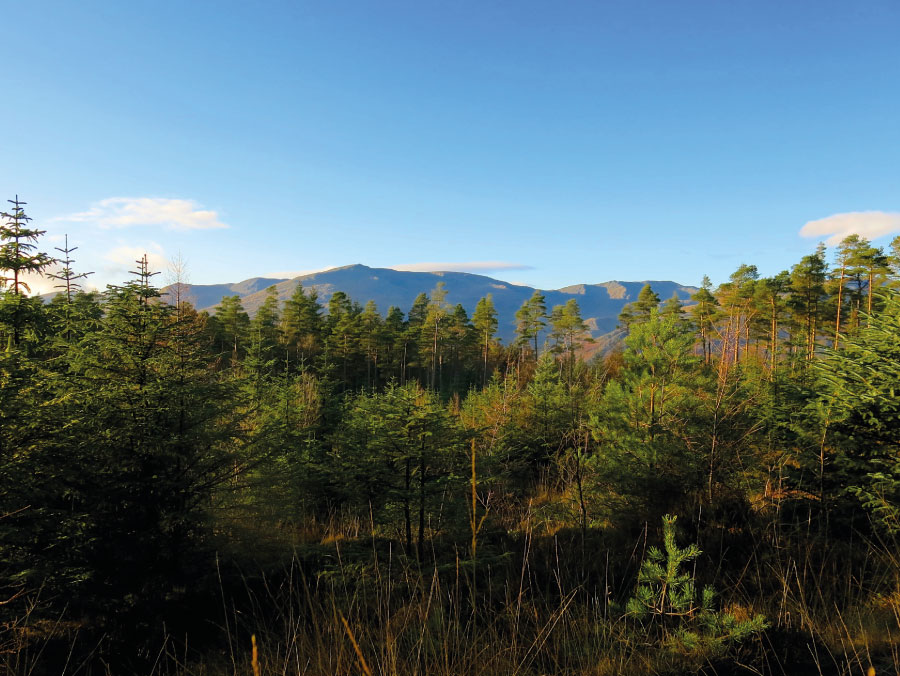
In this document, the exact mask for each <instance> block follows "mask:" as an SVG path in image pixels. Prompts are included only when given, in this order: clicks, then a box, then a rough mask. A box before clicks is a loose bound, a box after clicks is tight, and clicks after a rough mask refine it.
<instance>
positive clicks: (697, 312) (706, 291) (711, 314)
mask: <svg viewBox="0 0 900 676" xmlns="http://www.w3.org/2000/svg"><path fill="white" fill-rule="evenodd" d="M691 300H692V301H694V304H693V305H692V306H691V308H690V313H691V315H692V316H693V318H694V324H695V325H696V327H697V331H698V332H699V333H700V348H701V352H702V354H703V361H704V363H707V364H708V363H709V362H710V361H711V360H712V331H713V328H714V326H715V320H716V308H717V307H718V305H719V302H718V301H717V300H716V297H715V296H714V295H713V294H712V282H711V281H710V280H709V277H707V276H706V275H703V281H702V282H701V284H700V288H699V289H697V291H696V292H695V293H693V294H691Z"/></svg>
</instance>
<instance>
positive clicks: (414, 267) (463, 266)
mask: <svg viewBox="0 0 900 676" xmlns="http://www.w3.org/2000/svg"><path fill="white" fill-rule="evenodd" d="M388 267H390V268H391V269H392V270H400V271H403V272H501V271H503V270H533V269H534V268H533V267H532V266H531V265H523V264H522V263H506V262H504V261H469V262H464V263H405V264H403V265H391V266H388Z"/></svg>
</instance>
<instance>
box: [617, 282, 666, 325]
mask: <svg viewBox="0 0 900 676" xmlns="http://www.w3.org/2000/svg"><path fill="white" fill-rule="evenodd" d="M658 307H659V296H658V295H657V294H656V292H655V291H654V290H653V287H652V286H650V285H649V284H645V285H644V286H643V287H642V288H641V291H640V293H638V297H637V300H636V301H634V302H633V303H628V304H627V305H626V306H625V307H624V308H622V312H621V314H619V324H620V325H621V326H622V327H623V328H626V329H627V328H630V327H631V326H632V325H633V324H642V323H644V322H646V321H647V320H649V319H650V315H651V314H652V312H653V311H654V310H656V309H657V308H658Z"/></svg>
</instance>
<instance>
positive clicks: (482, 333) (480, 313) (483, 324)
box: [472, 293, 498, 387]
mask: <svg viewBox="0 0 900 676" xmlns="http://www.w3.org/2000/svg"><path fill="white" fill-rule="evenodd" d="M472 323H473V324H474V325H475V330H476V331H478V335H479V337H480V341H481V345H482V351H481V356H482V364H483V368H482V372H481V384H482V387H483V386H484V385H486V384H487V380H488V377H487V376H488V354H489V352H490V347H491V341H492V340H493V339H494V335H495V334H496V333H497V326H498V321H497V310H496V308H495V307H494V297H493V295H492V294H490V293H489V294H488V295H487V296H485V297H484V298H482V299H481V300H479V301H478V304H477V305H476V306H475V314H473V315H472Z"/></svg>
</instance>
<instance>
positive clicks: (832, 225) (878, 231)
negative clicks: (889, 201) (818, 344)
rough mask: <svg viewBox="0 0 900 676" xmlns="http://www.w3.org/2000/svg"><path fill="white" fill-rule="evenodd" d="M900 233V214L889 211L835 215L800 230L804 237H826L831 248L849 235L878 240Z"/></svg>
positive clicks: (813, 222)
mask: <svg viewBox="0 0 900 676" xmlns="http://www.w3.org/2000/svg"><path fill="white" fill-rule="evenodd" d="M895 232H900V213H897V212H887V211H852V212H848V213H846V214H834V215H832V216H828V217H827V218H820V219H819V220H817V221H809V222H808V223H807V224H806V225H804V226H803V227H802V228H800V235H802V236H803V237H826V236H827V238H828V239H826V240H825V243H826V244H828V245H829V246H834V245H835V244H838V243H839V242H840V241H841V240H842V239H844V238H845V237H847V236H848V235H859V236H860V237H865V238H866V239H876V238H878V237H883V236H884V235H890V234H892V233H895Z"/></svg>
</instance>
